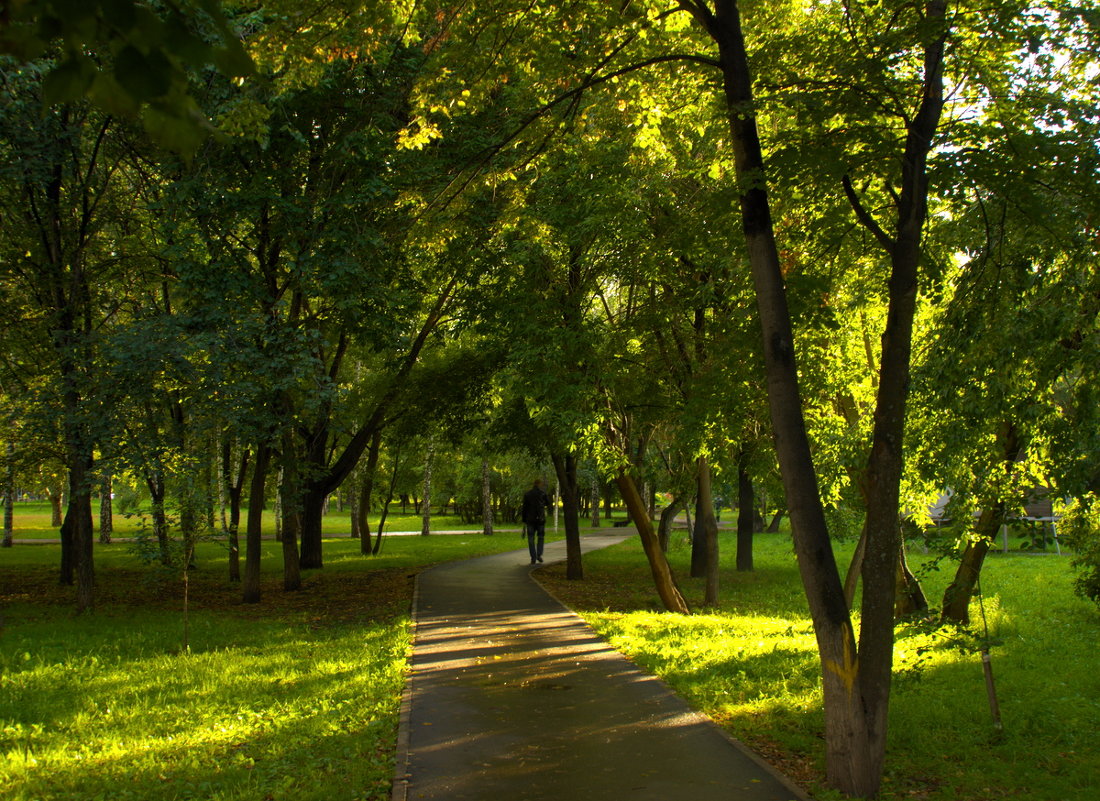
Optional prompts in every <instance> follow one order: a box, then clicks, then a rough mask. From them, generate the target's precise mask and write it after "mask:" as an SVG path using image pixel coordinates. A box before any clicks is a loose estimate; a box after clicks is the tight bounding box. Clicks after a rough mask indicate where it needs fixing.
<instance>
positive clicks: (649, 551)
mask: <svg viewBox="0 0 1100 801" xmlns="http://www.w3.org/2000/svg"><path fill="white" fill-rule="evenodd" d="M615 483H616V485H618V487H619V492H620V493H621V494H622V496H623V501H624V502H625V503H626V508H627V511H628V512H629V513H630V517H631V519H632V520H633V521H634V525H635V526H636V527H637V529H638V536H640V537H641V539H642V548H643V549H644V550H645V555H646V558H647V559H648V560H649V568H650V570H651V571H652V573H653V583H654V585H655V586H656V588H657V594H658V595H659V596H660V598H661V602H662V603H663V604H664V605H665V609H667V610H668V611H670V612H679V613H681V614H685V615H686V614H688V613H690V612H691V609H690V608H688V605H687V601H685V600H684V596H683V595H682V594H681V593H680V588H679V587H677V586H676V581H675V579H674V578H673V576H672V569H671V568H670V567H669V565H668V560H667V559H665V555H664V552H662V551H661V544H660V543H659V542H658V541H657V534H656V533H655V532H654V531H653V523H652V522H651V521H650V519H649V515H648V514H647V512H646V508H645V503H644V502H643V501H642V497H641V495H639V494H638V487H637V486H636V485H635V484H634V479H633V477H631V476H630V475H628V474H627V473H626V472H623V471H620V472H619V474H618V476H616V477H615Z"/></svg>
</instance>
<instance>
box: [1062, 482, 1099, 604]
mask: <svg viewBox="0 0 1100 801" xmlns="http://www.w3.org/2000/svg"><path fill="white" fill-rule="evenodd" d="M1058 537H1059V539H1060V540H1061V541H1062V543H1063V544H1064V545H1066V546H1067V547H1069V548H1071V549H1072V550H1073V560H1072V562H1071V564H1072V565H1073V567H1074V568H1076V570H1077V578H1076V579H1075V581H1074V591H1075V592H1076V593H1077V594H1078V595H1079V596H1081V597H1082V598H1090V599H1092V600H1093V601H1095V602H1096V603H1097V604H1100V503H1098V502H1097V498H1096V497H1095V496H1094V495H1091V494H1090V495H1087V496H1085V497H1084V498H1081V499H1076V500H1073V501H1071V502H1070V503H1069V504H1067V505H1066V507H1065V508H1064V509H1063V510H1062V519H1061V521H1060V522H1059V524H1058Z"/></svg>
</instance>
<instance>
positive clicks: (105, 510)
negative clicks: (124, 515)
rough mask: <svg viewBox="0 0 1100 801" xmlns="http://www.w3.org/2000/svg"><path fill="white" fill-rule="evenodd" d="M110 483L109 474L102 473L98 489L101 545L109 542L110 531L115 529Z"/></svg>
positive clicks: (110, 477) (111, 482)
mask: <svg viewBox="0 0 1100 801" xmlns="http://www.w3.org/2000/svg"><path fill="white" fill-rule="evenodd" d="M112 484H113V481H112V476H111V474H110V473H109V472H106V473H104V474H103V479H102V482H101V483H100V489H99V541H100V542H101V543H102V544H103V545H110V544H111V533H112V532H113V531H114V530H115V525H114V508H113V506H114V505H113V503H112V498H111V495H112V494H113V490H112Z"/></svg>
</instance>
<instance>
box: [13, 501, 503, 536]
mask: <svg viewBox="0 0 1100 801" xmlns="http://www.w3.org/2000/svg"><path fill="white" fill-rule="evenodd" d="M247 515H248V508H247V507H245V508H243V509H242V510H241V525H242V526H243V525H244V521H245V520H246V519H247ZM92 516H93V520H94V523H95V528H96V532H97V534H98V531H99V502H98V501H93V502H92ZM380 517H381V514H380V513H379V512H374V513H372V514H371V516H370V524H371V531H375V530H377V527H378V521H379V518H380ZM422 523H423V518H422V517H421V516H420V515H415V514H401V507H400V506H396V507H390V512H389V514H388V516H387V517H386V531H420V528H421V525H422ZM112 525H113V527H114V532H113V536H115V537H119V538H125V537H133V536H135V535H137V534H138V533H139V531H140V529H141V525H142V518H141V515H140V514H134V515H124V514H121V513H118V512H115V514H114V515H112ZM431 525H432V530H434V531H475V530H476V531H480V530H481V523H476V524H473V525H471V524H469V523H464V522H463V521H462V519H461V518H459V517H455V516H454V515H439V514H433V515H432V523H431ZM217 526H218V531H219V533H220V529H221V523H220V520H219V522H218V523H217ZM518 526H519V524H518V523H513V524H509V523H497V524H496V527H497V528H518ZM321 532H322V534H324V536H326V537H341V536H342V537H348V536H350V535H351V512H350V510H349V509H348V508H345V509H344V511H342V512H341V511H339V510H338V509H337V508H336V505H335V504H333V505H332V506H331V508H330V510H329V513H328V514H327V515H325V517H324V518H323V520H322V523H321ZM264 534H265V535H272V536H273V535H274V534H275V515H274V513H273V512H272V511H271V510H267V511H265V512H264ZM13 537H14V538H15V539H57V537H58V531H57V526H55V525H53V523H52V522H51V512H50V504H49V503H48V502H47V501H17V502H16V503H15V509H14V528H13Z"/></svg>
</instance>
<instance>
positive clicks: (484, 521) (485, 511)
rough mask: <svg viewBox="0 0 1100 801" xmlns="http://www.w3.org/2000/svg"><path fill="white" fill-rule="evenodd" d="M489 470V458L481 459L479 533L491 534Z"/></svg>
mask: <svg viewBox="0 0 1100 801" xmlns="http://www.w3.org/2000/svg"><path fill="white" fill-rule="evenodd" d="M491 477H492V476H491V475H490V472H489V460H488V458H484V459H482V460H481V533H482V534H484V535H485V536H487V537H491V536H493V484H492V481H490V478H491Z"/></svg>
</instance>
